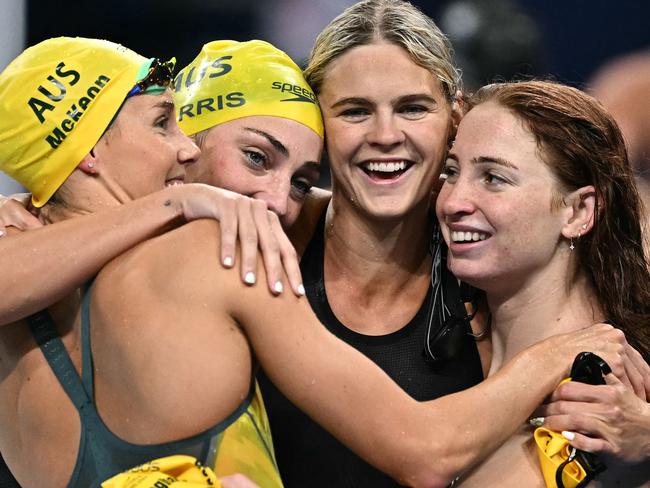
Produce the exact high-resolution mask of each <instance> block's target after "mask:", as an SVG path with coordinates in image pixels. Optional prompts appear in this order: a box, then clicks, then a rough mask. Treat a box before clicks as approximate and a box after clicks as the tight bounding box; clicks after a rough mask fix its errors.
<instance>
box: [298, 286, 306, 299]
mask: <svg viewBox="0 0 650 488" xmlns="http://www.w3.org/2000/svg"><path fill="white" fill-rule="evenodd" d="M298 295H300V296H305V287H304V286H303V285H302V283H300V284H299V285H298Z"/></svg>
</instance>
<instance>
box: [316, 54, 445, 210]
mask: <svg viewBox="0 0 650 488" xmlns="http://www.w3.org/2000/svg"><path fill="white" fill-rule="evenodd" d="M318 98H319V102H320V105H321V109H322V111H323V118H324V122H325V133H326V141H327V151H328V156H329V160H330V164H331V168H332V180H333V191H334V192H335V195H336V193H339V192H340V193H341V194H342V195H343V196H344V199H345V200H346V201H349V202H353V205H354V206H356V207H357V208H358V209H360V210H361V211H362V212H363V213H365V214H366V215H370V216H373V217H375V218H399V217H401V216H403V215H404V214H406V213H407V212H409V211H410V210H412V209H413V208H414V207H415V206H416V205H418V204H420V203H422V202H427V203H428V200H429V198H430V194H431V190H432V188H433V187H434V185H435V183H436V180H437V177H438V174H439V172H440V168H441V164H442V160H443V157H444V154H445V152H446V149H447V141H448V139H449V134H450V130H451V127H452V118H451V114H452V107H451V103H450V102H449V100H448V99H447V98H446V97H445V95H444V92H443V90H442V88H441V85H440V82H439V81H438V79H437V78H436V77H435V76H434V75H433V74H432V73H431V72H430V71H428V70H427V69H425V68H422V67H421V66H419V65H417V64H416V63H414V62H413V60H412V59H411V58H410V56H409V55H408V53H407V52H406V51H405V50H404V49H403V48H401V47H399V46H397V45H394V44H390V43H385V42H379V43H374V44H369V45H363V46H358V47H354V48H352V49H350V50H349V51H347V52H346V53H345V54H343V55H341V56H340V57H339V58H337V59H335V60H334V61H332V63H331V65H330V66H329V67H328V70H327V74H326V76H325V78H324V82H323V85H322V90H321V93H320V94H319V97H318Z"/></svg>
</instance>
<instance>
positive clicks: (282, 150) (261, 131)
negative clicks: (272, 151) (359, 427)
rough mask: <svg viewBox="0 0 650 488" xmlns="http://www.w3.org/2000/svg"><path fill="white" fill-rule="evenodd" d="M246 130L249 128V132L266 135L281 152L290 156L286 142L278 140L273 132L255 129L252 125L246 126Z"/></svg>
mask: <svg viewBox="0 0 650 488" xmlns="http://www.w3.org/2000/svg"><path fill="white" fill-rule="evenodd" d="M244 130H247V131H249V132H252V133H254V134H257V135H259V136H262V137H264V138H265V139H266V140H267V141H269V143H271V145H272V146H273V147H274V148H276V149H277V150H278V151H280V153H282V155H283V156H285V157H287V156H289V150H288V149H287V148H286V146H285V145H284V144H282V143H281V142H280V141H278V140H277V139H276V138H275V137H273V136H272V135H271V134H269V133H268V132H265V131H263V130H259V129H254V128H252V127H244Z"/></svg>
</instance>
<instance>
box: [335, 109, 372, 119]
mask: <svg viewBox="0 0 650 488" xmlns="http://www.w3.org/2000/svg"><path fill="white" fill-rule="evenodd" d="M340 115H341V117H344V118H346V119H361V118H364V117H367V116H369V115H370V110H368V109H367V108H361V107H355V108H348V109H346V110H344V111H343V112H341V114H340Z"/></svg>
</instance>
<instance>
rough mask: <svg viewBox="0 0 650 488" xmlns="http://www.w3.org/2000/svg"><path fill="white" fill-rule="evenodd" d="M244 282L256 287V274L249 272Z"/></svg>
mask: <svg viewBox="0 0 650 488" xmlns="http://www.w3.org/2000/svg"><path fill="white" fill-rule="evenodd" d="M244 281H245V282H246V283H248V284H249V285H254V284H255V273H253V272H252V271H249V272H248V273H246V276H244Z"/></svg>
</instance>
